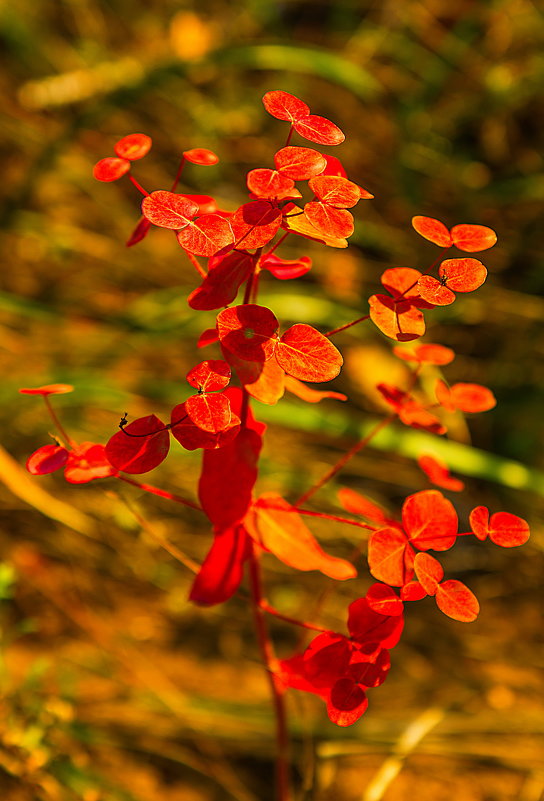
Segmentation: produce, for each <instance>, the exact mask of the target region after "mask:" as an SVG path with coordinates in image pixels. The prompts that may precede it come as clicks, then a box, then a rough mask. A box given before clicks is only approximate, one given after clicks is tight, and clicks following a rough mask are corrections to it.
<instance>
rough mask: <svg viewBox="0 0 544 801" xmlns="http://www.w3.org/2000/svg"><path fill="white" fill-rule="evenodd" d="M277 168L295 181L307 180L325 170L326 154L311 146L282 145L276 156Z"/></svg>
mask: <svg viewBox="0 0 544 801" xmlns="http://www.w3.org/2000/svg"><path fill="white" fill-rule="evenodd" d="M274 164H275V165H276V169H278V170H279V172H281V173H282V175H285V176H286V177H287V178H292V179H293V180H294V181H307V180H308V179H309V178H312V177H313V176H314V175H319V173H321V172H323V170H324V169H325V167H326V165H327V161H326V158H325V156H323V154H322V153H319V152H318V151H317V150H313V149H312V148H311V147H282V149H281V150H278V152H277V153H276V155H275V156H274Z"/></svg>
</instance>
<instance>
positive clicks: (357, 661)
mask: <svg viewBox="0 0 544 801" xmlns="http://www.w3.org/2000/svg"><path fill="white" fill-rule="evenodd" d="M383 586H385V585H383ZM401 603H402V602H401ZM390 668H391V660H390V658H389V651H387V650H386V649H385V648H382V649H381V650H379V651H378V653H377V654H376V656H373V657H372V659H369V658H368V656H367V655H366V654H364V653H362V652H361V651H359V652H356V653H355V654H354V657H353V660H352V662H351V664H350V666H349V667H348V670H347V675H348V676H349V678H350V679H353V681H355V682H357V684H359V685H361V686H362V687H379V686H380V684H383V683H384V681H385V680H386V678H387V674H388V673H389V670H390Z"/></svg>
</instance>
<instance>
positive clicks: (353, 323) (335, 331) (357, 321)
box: [325, 314, 370, 337]
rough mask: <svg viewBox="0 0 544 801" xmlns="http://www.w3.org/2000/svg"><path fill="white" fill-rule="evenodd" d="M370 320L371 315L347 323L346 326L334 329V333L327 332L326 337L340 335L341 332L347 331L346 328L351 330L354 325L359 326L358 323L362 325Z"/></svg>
mask: <svg viewBox="0 0 544 801" xmlns="http://www.w3.org/2000/svg"><path fill="white" fill-rule="evenodd" d="M369 318H370V314H365V315H364V317H358V318H357V320H353V321H352V322H351V323H346V325H341V326H340V328H333V330H332V331H327V333H326V334H325V336H326V337H332V335H333V334H338V333H339V332H340V331H345V330H346V328H351V326H352V325H357V323H362V322H363V320H368V319H369Z"/></svg>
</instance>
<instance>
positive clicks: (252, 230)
mask: <svg viewBox="0 0 544 801" xmlns="http://www.w3.org/2000/svg"><path fill="white" fill-rule="evenodd" d="M281 219H282V213H281V209H278V208H277V207H276V206H273V205H272V204H271V203H270V202H269V201H268V200H256V201H254V202H253V203H245V204H244V205H243V206H240V208H239V209H238V210H237V211H235V212H234V214H233V215H232V217H231V218H230V222H231V225H232V230H233V233H234V241H235V243H236V247H237V248H243V249H244V250H250V249H251V248H260V247H263V246H264V245H267V244H268V243H269V242H270V240H271V239H273V238H274V237H275V235H276V233H277V231H278V228H279V227H280V224H281Z"/></svg>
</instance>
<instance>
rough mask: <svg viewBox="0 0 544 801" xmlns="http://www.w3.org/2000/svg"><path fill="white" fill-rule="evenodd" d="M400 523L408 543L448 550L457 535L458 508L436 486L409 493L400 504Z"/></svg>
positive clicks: (421, 549) (436, 549) (434, 549)
mask: <svg viewBox="0 0 544 801" xmlns="http://www.w3.org/2000/svg"><path fill="white" fill-rule="evenodd" d="M402 523H403V526H404V530H405V531H406V534H407V536H408V539H409V541H410V543H411V544H412V545H414V546H415V547H416V548H418V549H419V550H420V551H428V550H429V549H432V550H433V551H447V550H448V548H451V546H452V545H453V544H454V543H455V540H456V539H457V526H458V519H457V512H456V511H455V509H454V507H453V504H452V503H451V501H449V500H448V499H447V498H445V497H444V496H443V495H442V493H441V492H439V490H423V491H422V492H416V493H415V494H414V495H409V496H408V498H406V500H405V501H404V504H403V506H402ZM404 583H406V582H404Z"/></svg>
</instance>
